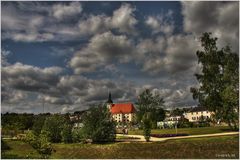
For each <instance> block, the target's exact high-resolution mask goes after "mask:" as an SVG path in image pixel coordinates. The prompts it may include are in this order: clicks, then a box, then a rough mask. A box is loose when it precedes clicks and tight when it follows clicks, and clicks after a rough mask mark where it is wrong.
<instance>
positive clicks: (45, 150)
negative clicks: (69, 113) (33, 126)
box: [25, 131, 53, 158]
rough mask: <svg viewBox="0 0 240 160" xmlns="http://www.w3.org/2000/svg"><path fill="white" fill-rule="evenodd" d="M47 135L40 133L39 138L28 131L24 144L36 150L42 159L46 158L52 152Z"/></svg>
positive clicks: (43, 132)
mask: <svg viewBox="0 0 240 160" xmlns="http://www.w3.org/2000/svg"><path fill="white" fill-rule="evenodd" d="M48 135H49V133H47V132H45V131H42V132H41V134H40V135H39V136H36V135H35V134H34V132H32V131H29V132H28V133H27V135H26V138H25V142H27V143H29V144H30V145H31V146H32V147H33V148H34V149H36V150H37V152H38V153H39V154H40V155H41V157H42V158H48V157H49V156H50V155H51V153H52V151H53V148H52V146H51V143H50V142H49V137H48Z"/></svg>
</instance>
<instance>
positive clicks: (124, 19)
mask: <svg viewBox="0 0 240 160" xmlns="http://www.w3.org/2000/svg"><path fill="white" fill-rule="evenodd" d="M135 10H136V9H135V8H133V7H132V6H131V5H130V4H127V3H125V4H123V5H122V6H121V7H120V8H119V9H117V10H116V11H114V12H113V17H112V21H111V23H112V26H113V27H115V28H118V29H119V30H120V31H121V32H126V33H134V32H135V25H136V24H137V22H138V21H137V19H136V18H135V17H134V14H133V12H134V11H135Z"/></svg>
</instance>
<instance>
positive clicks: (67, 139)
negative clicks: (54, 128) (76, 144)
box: [61, 123, 72, 143]
mask: <svg viewBox="0 0 240 160" xmlns="http://www.w3.org/2000/svg"><path fill="white" fill-rule="evenodd" d="M61 136H62V141H63V142H64V143H71V142H72V125H71V124H69V123H65V124H64V125H63V130H62V132H61Z"/></svg>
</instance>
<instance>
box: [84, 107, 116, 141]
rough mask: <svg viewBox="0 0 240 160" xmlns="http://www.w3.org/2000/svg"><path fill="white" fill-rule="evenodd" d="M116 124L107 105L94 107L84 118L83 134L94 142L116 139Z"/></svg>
mask: <svg viewBox="0 0 240 160" xmlns="http://www.w3.org/2000/svg"><path fill="white" fill-rule="evenodd" d="M115 125H116V124H115V122H114V121H113V120H112V116H111V113H110V111H109V109H108V108H107V106H106V105H104V106H102V105H99V106H98V107H92V108H91V109H90V110H89V112H88V113H87V114H86V115H85V117H84V119H83V128H82V131H83V136H84V138H85V139H91V140H92V141H93V142H110V141H114V140H115V137H116V136H115Z"/></svg>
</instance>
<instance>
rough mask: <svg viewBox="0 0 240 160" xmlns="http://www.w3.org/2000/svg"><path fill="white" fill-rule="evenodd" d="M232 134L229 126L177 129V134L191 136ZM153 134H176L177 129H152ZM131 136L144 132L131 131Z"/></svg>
mask: <svg viewBox="0 0 240 160" xmlns="http://www.w3.org/2000/svg"><path fill="white" fill-rule="evenodd" d="M223 132H232V130H230V129H229V127H228V126H216V127H199V128H177V133H181V134H184V133H185V134H189V135H200V134H214V133H223ZM151 133H152V134H175V133H176V129H152V131H151ZM129 134H130V135H143V131H142V130H132V131H129Z"/></svg>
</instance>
